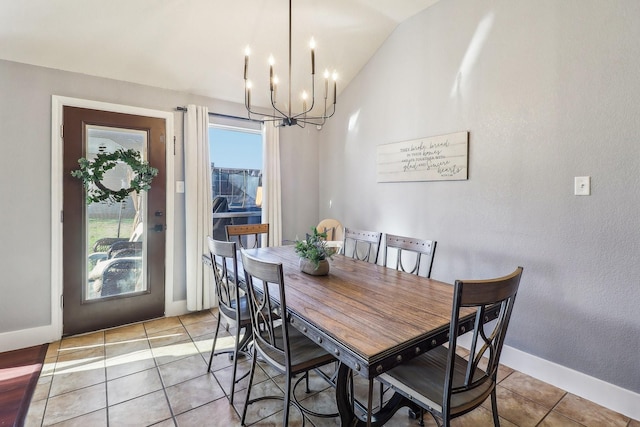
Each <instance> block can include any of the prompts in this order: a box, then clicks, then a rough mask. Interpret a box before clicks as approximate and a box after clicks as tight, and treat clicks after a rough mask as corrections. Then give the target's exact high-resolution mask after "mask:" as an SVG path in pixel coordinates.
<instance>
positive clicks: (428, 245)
mask: <svg viewBox="0 0 640 427" xmlns="http://www.w3.org/2000/svg"><path fill="white" fill-rule="evenodd" d="M436 245H437V242H435V241H432V240H421V239H414V238H413V237H403V236H396V235H394V234H387V235H386V236H385V243H384V264H383V265H384V266H385V267H387V263H388V262H389V255H390V254H389V249H395V250H396V251H395V252H396V267H395V268H396V270H400V271H405V272H407V273H411V274H416V275H418V276H419V275H420V272H422V275H423V276H424V277H427V278H429V277H431V268H432V267H433V256H434V255H435V253H436ZM406 252H411V254H408V256H407V254H406ZM403 254H405V256H403ZM421 267H422V268H421Z"/></svg>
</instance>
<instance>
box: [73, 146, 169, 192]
mask: <svg viewBox="0 0 640 427" xmlns="http://www.w3.org/2000/svg"><path fill="white" fill-rule="evenodd" d="M118 162H123V163H126V164H127V165H129V167H130V168H131V171H132V172H133V179H132V180H131V182H130V183H129V188H122V189H120V190H112V189H110V188H107V187H105V186H104V184H102V178H103V177H104V174H105V172H107V171H108V170H109V169H113V168H114V167H115V166H116V165H117V164H118ZM78 164H79V165H80V169H77V170H74V171H71V176H73V177H75V178H78V179H81V180H82V183H83V185H84V187H85V188H86V189H87V203H92V202H95V203H99V202H105V201H106V202H107V203H117V202H121V201H122V200H124V199H126V198H127V197H128V196H129V193H131V192H132V191H136V192H140V191H142V190H149V189H150V188H151V181H152V180H153V177H155V176H156V175H158V169H156V168H154V167H151V166H149V163H147V162H143V161H141V159H140V153H139V152H138V151H136V150H131V149H129V150H122V149H120V150H116V151H114V152H113V153H99V154H98V155H96V157H95V159H93V161H91V160H87V159H86V158H84V157H83V158H80V159H78Z"/></svg>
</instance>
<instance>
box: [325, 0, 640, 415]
mask: <svg viewBox="0 0 640 427" xmlns="http://www.w3.org/2000/svg"><path fill="white" fill-rule="evenodd" d="M638 17H640V2H638V1H636V0H615V1H602V0H563V1H557V0H540V1H522V0H518V1H513V0H473V1H471V0H444V1H440V2H438V3H437V4H436V5H434V6H433V7H431V8H429V9H427V10H426V11H425V12H423V13H421V14H419V15H417V16H415V17H414V18H412V19H410V20H409V21H407V22H406V23H404V24H402V25H401V26H400V27H398V28H397V29H396V31H395V32H394V33H393V34H392V35H391V36H390V38H389V39H388V40H387V41H386V42H385V44H384V45H383V46H382V47H381V48H380V50H379V51H378V52H377V54H376V55H375V56H374V57H373V58H372V59H371V61H370V62H369V63H368V64H367V65H366V66H365V67H364V69H363V70H362V71H361V72H360V74H359V75H358V76H357V77H356V79H355V80H354V81H353V82H352V83H351V84H350V86H349V87H348V88H347V89H346V90H345V91H344V92H343V93H342V94H341V96H340V97H339V99H338V101H339V102H338V112H337V113H336V116H335V117H334V118H332V119H331V121H330V122H329V123H328V125H327V126H326V127H325V130H324V131H323V132H322V133H321V136H320V146H321V147H322V150H321V152H320V163H321V164H322V165H325V166H324V167H322V168H321V169H320V202H319V203H320V216H321V217H335V218H338V219H340V220H341V221H342V222H343V224H344V225H346V226H351V227H354V228H363V229H367V230H379V231H383V232H389V233H394V234H400V235H407V236H416V237H420V238H427V239H434V240H437V241H438V250H437V253H436V257H435V263H434V270H433V277H434V278H436V279H440V280H443V281H446V282H449V283H451V282H453V281H454V280H455V279H457V278H460V279H462V278H488V277H493V276H498V275H503V274H506V273H509V272H511V271H512V270H513V269H514V268H515V267H516V266H518V265H522V266H523V267H524V275H523V279H522V283H521V286H520V293H519V295H518V301H517V302H516V306H515V311H514V317H513V321H512V324H511V328H510V331H509V334H508V336H507V344H508V345H509V346H511V347H512V348H514V349H517V350H521V351H522V352H524V353H526V354H530V355H533V356H537V357H540V358H542V359H544V360H546V361H548V362H552V363H556V364H558V365H561V366H564V367H566V368H569V369H572V370H575V371H577V372H582V373H585V374H587V375H589V376H591V377H595V378H597V379H601V380H603V381H605V382H607V383H609V384H612V385H615V386H619V387H621V388H623V389H626V390H630V391H632V392H635V393H639V392H640V320H639V319H640V318H639V317H638V307H639V306H640V287H639V285H638V280H639V278H640V263H639V262H638V260H639V259H640V220H639V219H638V218H639V217H640V216H639V214H638V212H639V211H640V178H639V174H638V172H639V171H640V119H639V117H640V78H639V75H638V70H640V43H639V42H638V40H640V25H639V24H638ZM457 131H469V132H470V141H469V180H468V181H459V182H414V183H376V158H375V153H376V147H377V146H378V145H380V144H387V143H391V142H398V141H404V140H410V139H415V138H421V137H426V136H433V135H441V134H446V133H451V132H457ZM587 175H588V176H591V177H592V195H591V196H588V197H587V196H582V197H578V196H574V195H573V178H574V177H575V176H587ZM329 201H331V202H332V208H330V207H329ZM636 396H637V395H636ZM636 403H637V402H636ZM635 406H637V405H635Z"/></svg>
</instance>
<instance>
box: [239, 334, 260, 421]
mask: <svg viewBox="0 0 640 427" xmlns="http://www.w3.org/2000/svg"><path fill="white" fill-rule="evenodd" d="M257 358H258V351H257V350H256V348H255V346H254V347H253V355H252V357H251V372H250V373H249V385H247V395H246V397H245V398H244V408H242V418H241V419H240V425H242V426H244V425H246V424H245V423H244V420H245V418H246V417H247V407H248V406H249V395H250V393H251V386H252V385H253V373H254V371H255V369H256V359H257Z"/></svg>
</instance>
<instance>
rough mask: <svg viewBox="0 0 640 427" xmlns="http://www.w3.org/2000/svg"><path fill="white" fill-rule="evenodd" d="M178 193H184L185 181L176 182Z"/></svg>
mask: <svg viewBox="0 0 640 427" xmlns="http://www.w3.org/2000/svg"><path fill="white" fill-rule="evenodd" d="M176 193H184V181H176Z"/></svg>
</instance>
